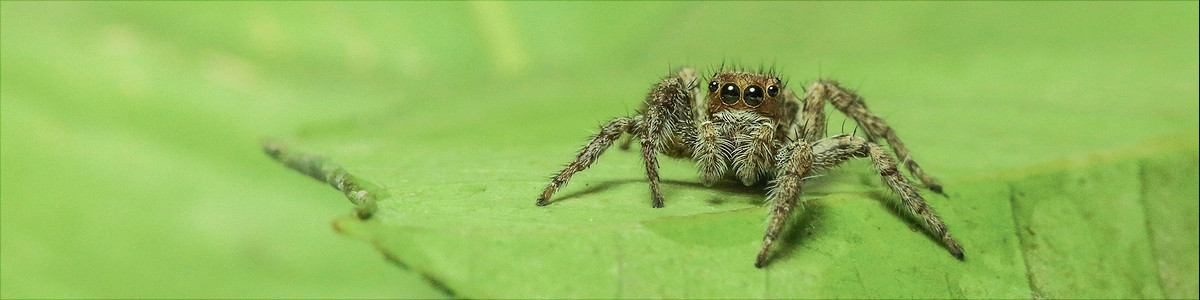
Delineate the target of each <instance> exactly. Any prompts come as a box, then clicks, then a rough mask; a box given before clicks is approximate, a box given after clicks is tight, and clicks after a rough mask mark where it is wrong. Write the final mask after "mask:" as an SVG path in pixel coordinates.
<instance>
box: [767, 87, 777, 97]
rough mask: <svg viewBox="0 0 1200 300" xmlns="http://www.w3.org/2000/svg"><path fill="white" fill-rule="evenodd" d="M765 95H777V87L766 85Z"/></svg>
mask: <svg viewBox="0 0 1200 300" xmlns="http://www.w3.org/2000/svg"><path fill="white" fill-rule="evenodd" d="M767 95H768V96H771V97H775V96H779V87H777V86H773V85H772V86H768V87H767Z"/></svg>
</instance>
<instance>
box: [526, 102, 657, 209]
mask: <svg viewBox="0 0 1200 300" xmlns="http://www.w3.org/2000/svg"><path fill="white" fill-rule="evenodd" d="M633 123H634V120H633V119H631V118H625V117H621V118H616V119H613V120H612V121H608V123H605V124H604V125H603V126H601V127H600V133H597V134H596V136H595V137H592V141H591V142H588V144H587V146H584V147H583V149H581V150H579V154H578V155H576V156H575V160H574V161H571V163H570V164H567V167H566V168H563V170H562V171H559V172H558V174H556V175H554V178H551V180H550V185H547V186H546V189H545V190H543V191H542V196H541V197H538V199H537V205H538V206H545V205H547V204H550V196H553V195H554V192H555V191H558V188H560V187H562V186H563V185H564V184H566V183H567V181H568V180H571V176H573V175H575V173H576V172H579V171H583V170H584V169H587V168H588V167H590V166H591V165H592V163H593V162H595V161H596V158H598V157H600V154H603V153H604V150H605V149H608V147H609V146H611V145H612V143H613V141H616V140H617V138H619V137H621V133H622V132H625V131H628V130H629V128H630V126H632V124H633Z"/></svg>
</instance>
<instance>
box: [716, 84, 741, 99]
mask: <svg viewBox="0 0 1200 300" xmlns="http://www.w3.org/2000/svg"><path fill="white" fill-rule="evenodd" d="M741 92H742V91H741V89H739V88H738V86H737V85H736V84H732V83H730V84H726V85H725V86H724V87H721V102H725V104H734V103H736V102H737V101H738V98H741V96H742V95H741Z"/></svg>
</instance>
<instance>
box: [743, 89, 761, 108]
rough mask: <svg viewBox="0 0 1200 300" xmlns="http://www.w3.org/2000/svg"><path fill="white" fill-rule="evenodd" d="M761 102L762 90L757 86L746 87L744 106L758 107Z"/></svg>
mask: <svg viewBox="0 0 1200 300" xmlns="http://www.w3.org/2000/svg"><path fill="white" fill-rule="evenodd" d="M762 102H763V90H762V88H760V87H758V86H757V85H752V86H748V87H746V104H747V105H750V106H758V105H759V104H762Z"/></svg>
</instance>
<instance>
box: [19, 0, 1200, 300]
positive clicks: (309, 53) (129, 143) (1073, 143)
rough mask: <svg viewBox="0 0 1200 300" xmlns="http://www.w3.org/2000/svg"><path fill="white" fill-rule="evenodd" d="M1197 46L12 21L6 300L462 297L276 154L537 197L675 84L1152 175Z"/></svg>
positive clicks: (734, 26) (408, 10)
mask: <svg viewBox="0 0 1200 300" xmlns="http://www.w3.org/2000/svg"><path fill="white" fill-rule="evenodd" d="M1197 25H1198V22H1197V4H1196V2H1166V3H1162V2H1159V3H1120V2H1103V3H1029V2H1022V3H743V2H738V3H722V2H705V3H541V2H532V3H489V2H467V3H441V2H439V3H424V2H421V3H381V2H367V3H320V2H305V3H196V2H185V3H145V2H138V3H121V2H103V3H99V2H0V187H2V189H0V226H2V227H0V238H2V241H0V287H2V289H0V297H4V298H21V297H37V298H43V297H155V298H158V297H195V298H220V297H237V298H260V297H305V298H327V297H346V298H364V297H416V298H427V297H441V296H444V295H443V294H441V292H439V291H438V290H437V289H435V288H433V287H430V286H429V285H428V284H426V283H425V282H424V281H423V280H422V279H421V278H420V277H419V276H418V275H415V274H413V273H408V272H406V271H403V270H400V269H398V268H396V267H394V266H392V265H391V264H389V263H386V261H385V260H384V259H383V257H382V256H381V255H380V254H379V253H378V252H377V251H375V250H374V249H372V248H371V247H370V246H369V245H367V244H365V243H361V242H353V241H350V240H349V239H347V238H344V237H341V236H339V235H337V234H336V233H335V232H334V231H333V230H331V229H330V224H329V220H332V219H334V218H337V217H341V216H345V215H347V214H348V213H349V212H350V209H349V205H348V204H347V203H346V201H345V200H344V199H343V198H342V196H341V195H340V194H339V193H338V192H336V191H334V190H332V189H330V188H329V187H328V186H326V185H324V184H321V183H318V182H315V181H312V180H310V179H307V178H305V177H303V176H302V175H299V174H297V173H295V172H292V171H290V170H288V169H286V168H283V167H282V166H279V165H278V164H276V163H275V162H273V161H271V160H269V159H267V158H266V157H265V156H264V155H263V154H262V153H261V151H260V150H259V149H258V143H257V141H258V139H259V138H261V137H264V136H291V135H297V134H299V135H309V136H312V135H318V136H319V135H337V134H338V133H339V132H340V130H344V128H350V127H354V128H355V129H354V130H362V129H361V128H358V127H356V126H361V123H356V120H363V119H368V120H371V119H380V118H395V119H397V120H400V121H398V122H400V123H401V124H405V125H408V126H410V127H411V128H413V131H417V132H418V133H414V134H411V135H408V136H405V138H406V139H408V141H410V142H411V143H412V144H416V145H426V144H427V145H459V144H458V143H457V142H453V141H457V140H462V139H466V138H470V139H472V140H474V141H478V142H479V144H476V147H500V148H506V147H507V148H512V147H514V145H527V144H534V145H552V147H556V148H554V149H557V150H556V151H557V152H554V153H538V154H536V155H544V156H545V158H544V160H539V161H540V163H541V164H542V165H536V168H531V169H530V170H531V172H535V173H536V174H537V175H538V176H542V175H545V174H548V173H549V172H552V171H553V170H551V169H552V167H551V169H546V168H545V166H548V165H556V164H561V163H565V162H566V161H565V159H567V158H569V155H570V153H571V151H574V149H575V148H576V147H578V146H579V145H580V144H581V143H582V142H583V138H584V136H586V135H587V134H588V132H590V131H589V130H594V128H595V126H596V125H597V124H598V123H599V122H602V121H604V120H605V119H606V118H608V117H612V116H617V115H622V114H626V113H628V112H629V111H632V110H633V109H635V108H636V105H637V103H638V99H640V97H641V94H642V93H644V91H645V90H646V89H647V87H648V86H649V84H650V83H653V82H654V80H655V79H656V78H658V77H659V76H662V75H664V74H666V72H667V70H668V69H669V68H670V67H674V66H679V65H695V66H698V67H701V68H702V69H703V68H705V67H709V66H715V65H718V64H721V63H722V62H728V63H736V64H741V65H746V66H758V65H760V64H765V65H772V64H773V65H776V66H780V67H782V69H783V73H784V74H787V75H788V76H790V77H791V79H792V81H793V82H799V83H804V82H807V81H808V80H811V79H813V78H816V77H818V76H823V77H832V78H836V79H839V80H841V81H843V83H846V84H847V85H848V86H851V87H854V88H857V89H859V90H860V91H864V94H866V95H868V98H869V100H868V101H869V103H870V104H871V105H872V108H873V109H874V110H876V111H878V112H881V114H882V115H883V116H884V117H885V118H889V121H892V123H893V124H895V125H896V126H897V127H899V128H901V129H899V130H900V132H901V133H902V137H903V138H906V141H908V142H909V143H911V144H913V145H914V146H913V148H914V151H916V152H915V153H917V154H918V155H921V157H923V159H924V161H922V163H923V165H925V166H926V167H927V168H928V169H930V170H940V172H938V173H937V174H938V175H940V176H943V177H944V178H951V179H953V178H972V177H973V176H974V177H978V176H980V175H979V173H978V172H979V170H1007V169H1014V168H1018V169H1019V168H1028V167H1037V166H1039V164H1044V163H1046V162H1049V161H1053V160H1055V159H1069V158H1073V157H1080V156H1084V155H1086V154H1088V153H1095V152H1104V151H1108V150H1112V149H1123V148H1130V147H1137V146H1138V145H1140V144H1142V143H1144V142H1145V141H1146V140H1153V139H1162V138H1163V137H1175V136H1179V134H1181V133H1182V134H1190V133H1194V132H1195V131H1196V129H1197V128H1198V127H1200V125H1198V124H1197V112H1198V109H1197V79H1198V78H1197V70H1198V69H1200V64H1198V63H1197V61H1198V60H1197V52H1198V47H1197V35H1198V34H1197ZM866 91H869V92H866ZM903 100H908V101H910V102H908V103H914V102H916V103H926V104H928V103H935V104H937V105H938V107H937V109H936V111H939V112H940V113H938V114H934V113H930V112H927V109H926V108H923V107H922V106H920V105H912V104H906V102H903ZM919 101H926V102H919ZM956 111H963V112H965V113H963V114H954V113H953V112H956ZM946 112H951V113H949V114H947V113H946ZM989 112H994V113H989ZM406 120H415V121H411V122H412V124H409V123H405V122H410V121H406ZM1045 120H1056V121H1053V122H1050V121H1045ZM417 121H420V122H417ZM368 124H370V123H368ZM1047 124H1051V125H1052V126H1050V127H1048V126H1047ZM830 127H831V128H832V129H831V130H836V128H837V127H838V126H837V125H836V123H835V124H833V125H831V126H830ZM909 128H911V129H909ZM917 128H920V129H917ZM993 137H1003V140H1001V141H999V142H997V141H995V140H993V139H992V138H993ZM1189 143H1191V145H1192V148H1193V149H1194V148H1195V146H1194V140H1193V141H1192V142H1189ZM964 149H970V150H972V151H963V150H964ZM445 151H453V148H450V149H449V150H445ZM1012 153H1021V155H1011V154H1012ZM941 157H944V159H939V158H941ZM408 160H409V161H416V160H420V158H419V157H413V158H408ZM964 161H970V162H971V163H970V164H969V165H966V164H963V163H960V162H964ZM689 172H690V171H689ZM962 180H967V179H962ZM533 193H536V191H531V193H530V194H529V195H514V197H526V198H529V199H528V200H529V202H530V203H532V199H533V198H531V197H530V196H532V195H533ZM1192 207H1193V210H1194V207H1195V206H1194V204H1193V206H1192ZM1193 216H1194V214H1193ZM1193 220H1194V217H1193ZM1193 223H1194V221H1193ZM1191 230H1192V232H1194V230H1195V227H1194V226H1193V227H1191ZM1192 238H1193V240H1192V241H1193V242H1192V243H1194V238H1195V237H1194V236H1193V237H1192ZM1192 255H1194V254H1192ZM1192 261H1193V262H1194V261H1195V259H1194V256H1192ZM1193 273H1194V272H1193ZM1193 278H1194V277H1193ZM1191 286H1192V287H1193V291H1194V286H1195V282H1194V281H1193V282H1191ZM1193 295H1194V294H1193Z"/></svg>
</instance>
